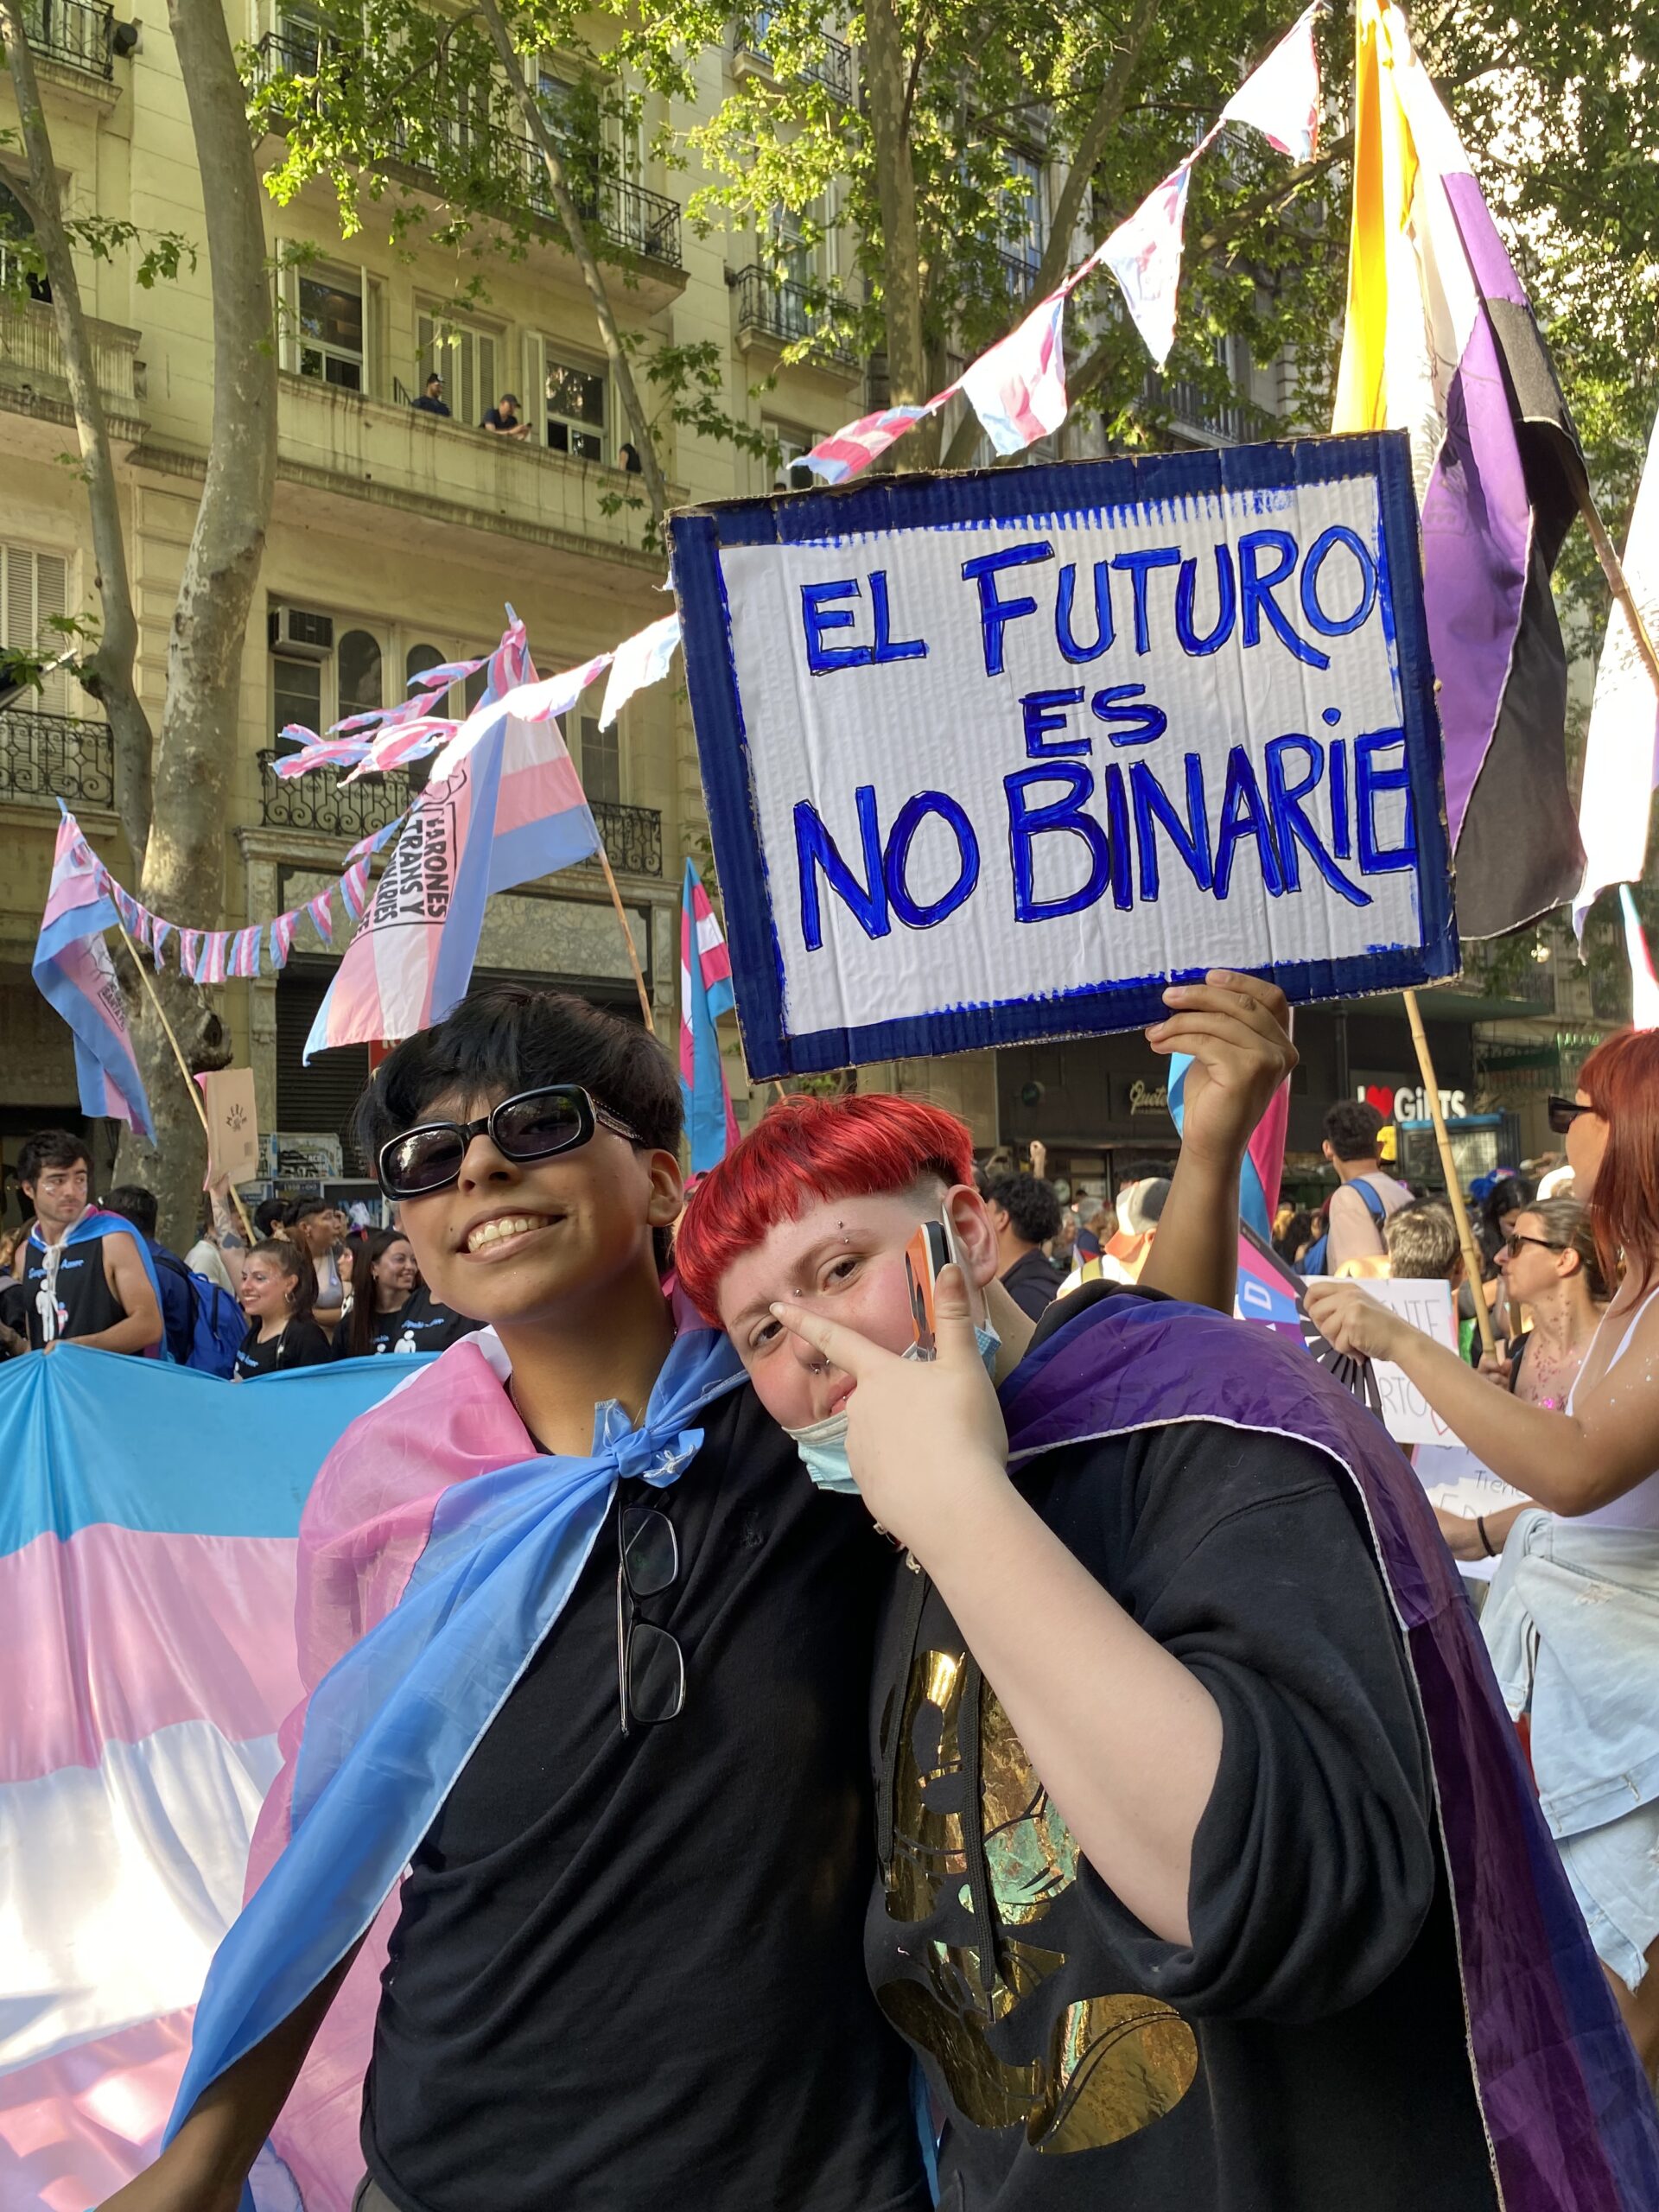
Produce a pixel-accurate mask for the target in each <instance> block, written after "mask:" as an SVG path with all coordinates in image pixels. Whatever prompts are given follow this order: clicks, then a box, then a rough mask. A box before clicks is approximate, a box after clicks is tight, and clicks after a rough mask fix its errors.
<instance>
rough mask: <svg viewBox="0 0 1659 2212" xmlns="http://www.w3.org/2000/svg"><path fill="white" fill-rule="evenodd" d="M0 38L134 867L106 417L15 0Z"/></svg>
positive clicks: (136, 748)
mask: <svg viewBox="0 0 1659 2212" xmlns="http://www.w3.org/2000/svg"><path fill="white" fill-rule="evenodd" d="M0 47H3V48H4V51H5V55H6V60H7V63H8V66H9V67H10V73H11V82H12V89H13V92H14V93H15V94H16V101H17V112H18V118H19V120H20V121H21V123H22V137H23V148H24V152H25V155H26V156H27V159H28V162H29V200H30V207H29V214H30V217H31V219H32V220H33V222H34V225H35V235H36V236H37V238H39V240H40V245H41V256H42V258H43V259H44V261H45V263H46V273H47V277H48V281H49V282H50V283H51V287H52V316H53V321H54V323H55V325H56V327H57V333H58V344H59V346H60V349H61V351H62V353H63V365H64V373H65V376H66V378H67V382H68V385H69V404H70V406H71V408H72V409H73V412H74V418H75V436H76V440H77V442H78V443H79V448H80V461H81V473H82V476H83V478H84V480H85V482H86V499H87V505H88V508H89V509H90V512H91V517H92V557H93V560H94V562H95V563H96V566H97V584H98V596H99V608H100V611H101V622H100V629H99V645H98V650H97V652H94V653H93V654H92V657H91V658H90V659H88V660H87V661H86V662H84V663H82V664H81V666H80V669H79V679H80V683H81V684H82V686H83V688H84V689H85V690H87V691H88V692H90V693H91V695H92V697H93V698H94V699H96V700H97V701H98V702H99V705H100V706H101V707H102V708H103V709H104V711H105V715H106V716H107V717H108V720H109V725H110V737H111V748H112V752H113V755H114V760H115V803H116V811H117V813H118V815H119V817H120V819H121V827H122V829H123V830H124V832H125V835H126V840H127V849H128V851H129V853H130V855H131V859H132V867H133V872H134V874H137V873H138V871H140V870H141V869H142V868H143V861H144V850H145V847H146V845H147V844H148V842H149V825H150V753H151V742H152V741H151V735H150V728H149V716H148V715H146V714H145V712H144V710H143V707H142V706H141V705H140V704H139V701H138V694H137V690H136V689H135V688H134V684H133V673H132V672H133V664H134V662H135V661H136V660H137V654H138V621H137V616H136V615H135V613H133V606H132V586H131V582H130V578H129V576H128V574H127V548H126V540H125V537H124V534H123V532H122V528H121V507H120V501H119V499H118V496H117V492H116V481H115V462H114V459H113V457H112V456H111V452H110V433H109V425H108V423H107V422H106V420H105V414H104V398H103V394H102V393H101V392H100V391H99V387H98V370H97V363H96V359H95V356H94V354H93V351H92V335H91V333H90V332H89V331H88V330H87V327H86V308H85V307H84V305H83V303H82V301H81V296H80V283H79V278H78V277H77V276H76V274H75V261H74V254H73V251H72V249H71V247H70V244H69V235H68V232H67V230H66V228H65V226H64V219H63V203H62V200H61V199H60V195H59V192H58V172H57V168H56V167H55V165H54V162H53V158H52V141H51V137H50V134H49V132H48V127H47V121H46V111H45V109H44V108H43V107H42V105H41V93H40V84H39V80H38V79H36V77H35V56H34V54H33V52H32V50H31V49H30V47H29V34H28V31H27V29H26V27H25V24H24V21H23V11H22V5H21V0H0Z"/></svg>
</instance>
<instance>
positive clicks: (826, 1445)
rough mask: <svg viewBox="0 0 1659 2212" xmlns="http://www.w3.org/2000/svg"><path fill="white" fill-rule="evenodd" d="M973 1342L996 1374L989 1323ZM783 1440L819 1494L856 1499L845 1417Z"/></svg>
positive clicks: (995, 1341) (996, 1340)
mask: <svg viewBox="0 0 1659 2212" xmlns="http://www.w3.org/2000/svg"><path fill="white" fill-rule="evenodd" d="M974 1342H975V1344H977V1345H978V1347H979V1356H980V1357H981V1358H982V1360H983V1361H984V1363H985V1372H986V1373H987V1374H988V1375H995V1372H996V1355H997V1353H998V1352H999V1351H1001V1348H1002V1339H1001V1337H999V1336H998V1335H997V1333H996V1331H995V1329H994V1328H992V1326H991V1325H990V1324H989V1322H988V1321H986V1322H982V1323H980V1324H979V1325H978V1326H977V1327H976V1329H975V1331H974ZM904 1356H905V1357H906V1359H914V1358H915V1357H916V1356H917V1348H916V1346H915V1345H914V1344H912V1345H911V1347H910V1349H909V1351H906V1353H905V1355H904ZM784 1433H785V1436H787V1437H790V1438H792V1439H793V1440H794V1444H795V1448H796V1450H797V1451H798V1452H799V1453H800V1455H801V1465H803V1466H804V1468H805V1469H806V1471H807V1473H808V1474H809V1475H810V1476H811V1478H812V1479H813V1481H814V1482H815V1483H816V1484H817V1486H818V1488H819V1489H820V1490H834V1491H850V1492H851V1494H852V1495H853V1496H854V1497H857V1495H858V1484H856V1483H855V1481H854V1479H853V1471H852V1467H851V1465H849V1461H848V1458H847V1416H846V1414H844V1413H841V1414H830V1415H829V1419H828V1420H827V1421H814V1422H813V1424H812V1426H811V1427H810V1428H786V1429H785V1431H784Z"/></svg>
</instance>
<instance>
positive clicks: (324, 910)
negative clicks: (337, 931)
mask: <svg viewBox="0 0 1659 2212" xmlns="http://www.w3.org/2000/svg"><path fill="white" fill-rule="evenodd" d="M333 896H334V893H333V891H332V889H330V890H328V891H319V892H318V893H317V895H316V897H315V899H307V900H306V902H305V911H306V912H307V913H308V914H309V915H310V917H311V926H312V927H313V928H314V929H315V931H316V933H317V935H318V936H319V937H320V938H321V939H322V941H323V943H324V944H333V943H334V913H333V911H332V909H331V908H330V906H329V904H328V902H329V900H330V899H332V898H333Z"/></svg>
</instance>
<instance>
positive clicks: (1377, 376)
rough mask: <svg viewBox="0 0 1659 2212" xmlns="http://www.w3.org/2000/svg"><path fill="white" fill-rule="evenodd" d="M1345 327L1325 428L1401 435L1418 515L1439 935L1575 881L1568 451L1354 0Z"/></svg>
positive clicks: (1479, 213) (1524, 302) (1389, 55)
mask: <svg viewBox="0 0 1659 2212" xmlns="http://www.w3.org/2000/svg"><path fill="white" fill-rule="evenodd" d="M1356 26H1357V34H1356V35H1357V61H1356V79H1355V97H1354V199H1353V226H1352V233H1351V241H1350V245H1349V262H1348V319H1347V323H1346V326H1345V327H1344V333H1343V342H1342V365H1341V368H1340V371H1339V372H1338V381H1337V404H1336V410H1335V414H1334V416H1333V418H1332V429H1337V430H1372V429H1403V430H1406V431H1408V433H1409V434H1410V438H1411V449H1412V465H1413V473H1414V477H1415V479H1416V486H1417V497H1418V504H1419V505H1420V506H1421V510H1422V532H1423V604H1424V606H1425V607H1426V609H1427V616H1428V640H1429V646H1430V650H1431V652H1432V653H1433V660H1434V671H1435V674H1436V676H1437V677H1438V678H1439V706H1440V727H1441V731H1442V734H1443V738H1444V750H1445V766H1446V823H1447V827H1448V829H1450V831H1451V836H1452V848H1453V851H1454V853H1455V855H1456V860H1457V871H1458V929H1459V934H1460V935H1461V936H1463V937H1465V938H1483V937H1493V936H1497V935H1498V934H1499V933H1501V932H1502V931H1506V930H1511V929H1516V928H1518V927H1519V926H1520V925H1522V923H1523V922H1528V921H1531V920H1533V919H1534V918H1535V917H1536V916H1538V915H1540V914H1542V913H1547V912H1548V911H1549V910H1550V909H1551V908H1552V907H1554V906H1559V905H1560V903H1561V901H1562V900H1563V899H1567V898H1570V897H1571V895H1572V894H1573V891H1574V890H1575V889H1576V888H1577V887H1578V885H1579V882H1580V877H1581V876H1582V874H1583V871H1584V853H1583V849H1582V847H1581V846H1580V842H1579V833H1578V826H1577V823H1576V822H1575V821H1574V819H1573V806H1572V803H1571V800H1570V798H1569V795H1568V791H1567V750H1566V715H1567V655H1566V652H1565V649H1564V648H1563V645H1562V643H1561V632H1560V624H1559V623H1558V621H1557V620H1556V618H1555V608H1554V601H1553V600H1552V599H1551V596H1550V589H1549V579H1550V573H1551V571H1552V569H1554V565H1555V558H1556V556H1557V554H1558V553H1559V552H1560V548H1561V543H1562V540H1563V539H1564V538H1565V537H1566V536H1567V530H1568V528H1569V527H1570V525H1571V524H1572V521H1573V516H1574V514H1575V513H1576V512H1577V511H1578V506H1579V500H1580V493H1582V491H1583V490H1584V486H1585V467H1584V455H1583V454H1582V452H1581V451H1580V446H1579V441H1578V435H1577V433H1576V432H1575V431H1574V429H1573V424H1572V422H1571V419H1570V418H1569V416H1568V414H1567V403H1566V401H1565V400H1564V399H1563V398H1562V397H1561V391H1560V385H1559V383H1558V382H1557V380H1556V377H1555V372H1554V366H1553V365H1552V363H1551V361H1550V359H1549V355H1548V351H1547V350H1546V348H1545V346H1544V342H1543V340H1542V338H1541V336H1540V334H1539V332H1538V327H1537V324H1536V323H1535V321H1534V319H1533V314H1532V308H1531V306H1530V304H1529V301H1528V299H1527V296H1526V293H1525V292H1524V291H1523V290H1522V286H1521V282H1520V279H1519V278H1518V277H1516V273H1515V270H1514V267H1513V265H1512V264H1511V263H1510V257H1509V255H1508V253H1507V252H1506V251H1504V248H1503V241H1502V239H1501V238H1499V236H1498V234H1497V229H1496V228H1495V226H1494V225H1493V222H1492V219H1491V214H1490V213H1489V212H1488V210H1487V207H1486V203H1485V201H1484V199H1483V198H1482V197H1481V192H1480V187H1479V186H1478V184H1477V182H1476V181H1475V178H1474V174H1473V167H1472V164H1471V162H1470V159H1469V156H1468V155H1467V153H1466V152H1465V150H1464V147H1463V143H1462V141H1461V140H1460V139H1459V137H1458V133H1457V130H1456V128H1455V126H1454V125H1453V124H1452V118H1451V117H1450V116H1449V115H1448V114H1447V113H1446V109H1445V108H1444V107H1443V106H1442V105H1441V104H1440V98H1439V95H1438V94H1437V93H1436V92H1435V91H1434V88H1433V85H1432V84H1431V83H1430V81H1429V79H1428V76H1427V73H1426V71H1425V70H1424V69H1423V67H1421V63H1420V62H1419V61H1418V60H1417V58H1416V56H1415V54H1413V52H1412V50H1411V42H1410V40H1409V38H1408V35H1407V31H1406V22H1405V17H1404V16H1403V15H1402V13H1401V11H1400V10H1398V9H1397V8H1395V7H1393V6H1391V5H1390V4H1389V0H1358V4H1357V16H1356Z"/></svg>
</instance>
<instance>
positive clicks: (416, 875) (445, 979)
mask: <svg viewBox="0 0 1659 2212" xmlns="http://www.w3.org/2000/svg"><path fill="white" fill-rule="evenodd" d="M568 690H569V684H568V683H564V682H563V680H562V679H561V678H559V677H550V679H549V680H548V682H546V683H533V682H532V683H524V684H521V685H519V686H518V689H516V690H512V691H510V692H508V693H507V695H506V696H505V698H502V699H498V700H495V701H493V702H489V703H487V704H486V703H484V702H480V705H479V707H478V709H476V711H475V712H474V714H473V715H470V716H469V717H468V719H467V721H466V723H464V724H463V726H462V728H461V732H460V734H458V735H457V737H456V738H455V739H454V742H453V743H452V744H451V745H449V746H448V747H446V748H445V750H444V752H443V753H441V754H440V755H439V758H438V760H437V761H436V762H435V766H434V769H433V779H432V781H431V782H430V783H429V784H428V785H427V787H426V789H425V790H424V791H423V792H422V793H421V795H420V797H419V798H417V799H416V802H415V804H414V805H413V806H412V807H411V808H410V810H409V817H408V819H407V821H406V822H405V823H404V831H403V835H402V836H401V837H399V839H398V840H397V846H396V848H395V849H394V850H393V852H392V855H391V859H390V861H388V862H387V863H386V870H385V874H384V875H383V876H382V877H381V879H380V881H379V883H378V886H377V887H376V889H375V893H374V897H373V899H372V903H371V904H370V906H369V910H368V913H367V915H366V917H365V920H364V922H363V925H362V926H361V927H360V928H359V931H358V932H357V934H356V936H355V937H354V938H353V939H352V942H351V944H350V945H349V946H348V947H347V949H346V957H345V958H344V959H343V960H342V961H341V962H340V970H339V973H338V974H337V975H336V976H335V977H334V982H332V983H331V984H330V985H329V987H328V995H327V997H326V998H325V999H324V1000H323V1002H322V1004H321V1006H320V1007H318V1009H317V1017H316V1020H315V1021H314V1022H313V1024H312V1025H311V1034H310V1036H309V1037H308V1039H306V1046H305V1057H306V1058H307V1059H310V1058H312V1056H313V1055H314V1054H315V1053H317V1052H323V1051H326V1050H327V1048H328V1047H329V1046H333V1045H365V1044H378V1042H379V1041H380V1039H382V1038H391V1039H395V1038H400V1037H412V1036H413V1035H414V1034H415V1033H416V1030H418V1029H426V1028H429V1027H431V1025H432V1023H434V1022H435V1021H442V1019H443V1017H444V1015H445V1014H448V1012H449V1010H450V1008H451V1007H454V1006H455V1005H457V1004H458V1003H459V1002H460V1001H461V999H462V998H463V997H465V995H466V992H467V984H468V982H470V981H471V978H472V973H473V962H474V959H475V957H477V953H478V938H479V932H480V930H481V929H482V927H483V925H484V907H485V904H486V900H487V899H488V898H489V896H490V893H492V892H494V891H506V890H509V889H510V888H511V887H512V885H514V884H515V883H528V882H530V881H531V880H532V878H534V877H536V876H538V875H549V874H552V872H553V871H554V870H555V869H556V868H569V867H570V866H572V865H573V863H574V862H575V861H582V860H586V859H587V858H588V855H589V854H591V853H596V852H597V851H598V850H599V842H600V840H599V831H598V829H596V828H595V827H594V817H593V815H592V813H591V812H590V810H589V809H588V801H587V798H585V796H584V795H583V792H582V780H581V779H580V777H579V776H578V775H577V773H576V768H575V762H574V761H573V760H571V758H570V755H569V753H568V752H567V751H566V750H565V744H564V739H563V735H562V734H560V730H559V725H558V722H557V721H556V715H558V714H559V713H560V712H561V711H563V708H562V705H561V702H562V701H563V706H564V707H567V708H568V705H569V700H568V697H566V694H567V693H568ZM359 866H360V867H361V868H363V869H365V871H366V869H367V867H368V860H367V856H366V855H365V857H364V859H363V860H362V861H360V862H359Z"/></svg>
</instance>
